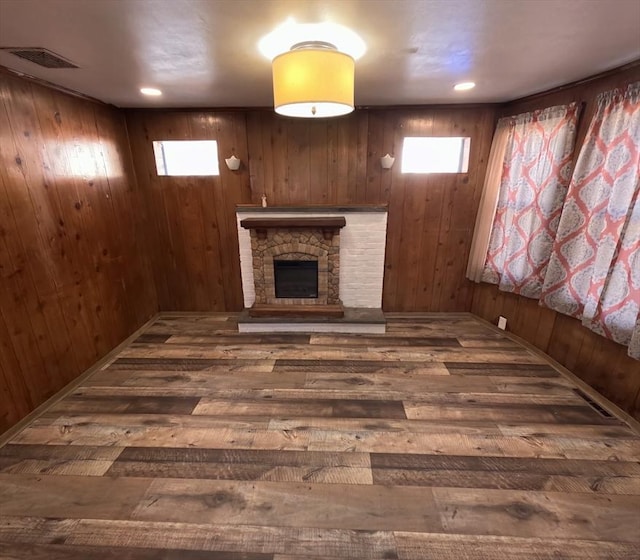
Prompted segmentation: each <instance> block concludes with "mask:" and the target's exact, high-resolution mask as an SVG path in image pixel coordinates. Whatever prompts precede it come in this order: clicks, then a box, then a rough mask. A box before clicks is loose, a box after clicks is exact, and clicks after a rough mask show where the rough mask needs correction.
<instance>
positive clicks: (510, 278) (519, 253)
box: [482, 103, 579, 298]
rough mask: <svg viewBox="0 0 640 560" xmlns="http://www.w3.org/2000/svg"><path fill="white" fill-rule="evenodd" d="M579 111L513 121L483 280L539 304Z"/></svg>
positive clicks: (563, 108) (564, 108) (568, 108)
mask: <svg viewBox="0 0 640 560" xmlns="http://www.w3.org/2000/svg"><path fill="white" fill-rule="evenodd" d="M578 110H579V107H578V105H577V104H576V103H572V104H571V105H559V106H557V107H550V108H548V109H544V110H541V111H535V112H533V113H524V114H521V115H518V116H516V117H513V118H512V122H511V133H510V137H509V139H508V141H507V148H506V152H505V158H504V167H503V171H502V180H501V184H500V194H499V197H498V206H497V209H496V213H495V217H494V221H493V229H492V232H491V239H490V242H489V249H488V251H487V258H486V262H485V266H484V271H483V274H482V280H483V281H484V282H489V283H492V284H498V286H499V288H500V289H501V290H504V291H508V292H514V293H516V294H520V295H522V296H526V297H530V298H539V297H540V292H541V290H542V284H543V281H544V277H545V273H546V269H547V264H548V262H549V256H550V254H551V249H552V247H553V241H554V239H555V234H556V230H557V227H558V220H559V218H560V214H561V211H562V204H563V202H564V199H565V195H566V193H567V186H568V184H569V179H570V177H571V160H572V154H573V148H574V142H575V135H576V124H577V120H578Z"/></svg>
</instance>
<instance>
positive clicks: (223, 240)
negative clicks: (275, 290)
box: [127, 111, 251, 311]
mask: <svg viewBox="0 0 640 560" xmlns="http://www.w3.org/2000/svg"><path fill="white" fill-rule="evenodd" d="M127 124H128V128H129V137H130V141H131V149H132V152H133V159H134V162H135V165H136V175H137V178H138V184H139V185H140V187H141V188H142V190H143V191H144V195H145V200H146V204H147V205H148V207H149V209H150V212H151V215H152V216H153V220H152V225H151V227H152V230H153V242H152V243H151V246H150V256H151V261H152V263H153V271H154V277H155V280H156V286H157V292H158V300H159V304H160V309H161V310H163V311H238V310H240V309H242V287H241V283H240V259H239V257H238V234H237V226H236V216H235V210H236V205H237V204H246V203H249V202H251V190H250V187H249V172H248V167H247V165H248V151H247V135H246V124H245V115H244V113H242V112H230V113H221V112H220V113H219V112H216V113H214V112H190V111H180V112H167V113H164V112H162V113H161V112H142V111H135V112H129V113H128V115H127ZM188 139H193V140H216V141H217V142H218V152H219V154H220V175H219V176H217V177H161V176H158V174H157V173H156V166H155V159H154V154H153V145H152V142H153V141H154V140H188ZM231 154H235V155H236V157H238V158H239V159H240V160H242V163H241V167H240V169H239V170H238V171H229V170H228V169H227V167H226V165H225V163H224V159H225V158H228V157H229V156H231Z"/></svg>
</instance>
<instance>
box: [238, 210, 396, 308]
mask: <svg viewBox="0 0 640 560" xmlns="http://www.w3.org/2000/svg"><path fill="white" fill-rule="evenodd" d="M329 217H344V218H345V220H346V225H345V227H344V228H342V229H341V230H340V300H341V301H342V304H343V305H344V306H345V307H356V308H374V309H380V308H381V307H382V280H383V277H384V251H385V245H386V239H387V209H386V207H381V206H371V207H366V206H354V207H348V206H347V207H342V206H340V207H337V206H332V207H324V206H323V207H317V206H310V207H304V208H302V207H269V208H257V207H255V206H247V207H242V206H239V207H238V208H237V211H236V218H237V225H238V241H239V246H240V269H241V274H242V292H243V294H244V306H245V308H250V307H251V306H252V305H253V303H254V302H255V287H254V278H253V257H252V255H251V236H250V233H249V230H248V229H245V228H243V227H241V225H240V221H241V220H244V219H246V218H329Z"/></svg>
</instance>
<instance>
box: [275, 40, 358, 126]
mask: <svg viewBox="0 0 640 560" xmlns="http://www.w3.org/2000/svg"><path fill="white" fill-rule="evenodd" d="M272 69H273V98H274V105H275V111H276V113H279V114H280V115H285V116H288V117H306V118H322V117H337V116H340V115H346V114H347V113H350V112H351V111H353V89H354V76H355V62H354V60H353V58H352V57H350V56H349V55H348V54H344V53H341V52H339V51H337V50H336V49H335V47H333V45H328V44H327V43H319V42H310V43H302V44H300V45H294V47H292V49H291V50H290V51H288V52H286V53H283V54H281V55H279V56H277V57H275V58H274V59H273V63H272Z"/></svg>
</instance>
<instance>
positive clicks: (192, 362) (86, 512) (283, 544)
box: [0, 314, 640, 560]
mask: <svg viewBox="0 0 640 560" xmlns="http://www.w3.org/2000/svg"><path fill="white" fill-rule="evenodd" d="M387 331H388V332H387V334H386V335H380V336H371V335H368V336H364V335H329V334H310V335H307V334H291V335H287V334H264V335H262V334H240V333H238V332H237V328H236V321H235V317H234V316H229V315H222V314H220V315H189V316H180V315H168V314H165V315H164V316H163V317H162V318H160V319H158V320H157V321H156V322H155V323H153V324H152V325H151V326H150V327H149V328H148V329H147V330H146V331H145V332H144V333H143V334H142V335H141V336H140V337H139V338H137V339H136V340H135V342H133V343H132V344H130V345H129V346H128V347H126V348H125V349H124V350H123V351H121V352H120V353H119V354H118V355H117V356H116V357H115V359H114V360H113V361H112V362H111V363H110V364H109V365H108V366H106V367H105V368H104V369H102V370H101V371H98V372H96V373H95V374H93V375H92V376H90V377H89V378H88V379H87V380H86V381H85V382H84V383H83V384H82V385H81V386H79V387H78V388H76V389H75V390H73V391H72V393H71V394H69V395H68V396H66V397H65V398H64V399H62V400H60V401H59V402H57V403H56V404H55V405H53V406H51V407H50V408H49V409H48V410H47V411H46V412H45V413H44V414H42V415H41V416H40V417H39V418H37V419H36V420H34V421H32V422H31V423H30V424H29V425H28V426H27V427H26V428H25V429H24V430H22V431H21V432H20V433H19V434H18V435H16V436H15V437H13V439H12V440H11V441H10V442H9V443H8V444H6V445H5V446H4V447H3V448H0V558H3V559H18V558H19V559H22V558H29V559H31V560H39V559H47V560H51V559H53V560H56V559H58V560H62V559H64V560H79V559H83V560H86V559H91V558H106V559H118V560H141V559H145V560H146V559H157V558H160V559H165V560H166V559H180V560H195V559H198V560H201V559H205V558H206V559H207V560H221V559H225V560H239V559H244V560H267V559H274V560H291V559H293V558H305V559H309V560H322V559H330V558H351V559H362V560H364V559H382V558H385V559H391V558H399V559H407V560H409V559H417V558H426V559H437V560H448V559H452V560H480V559H486V560H513V559H536V560H540V559H545V558H549V559H551V558H554V559H558V558H562V559H576V560H577V559H580V560H585V559H586V560H591V559H596V558H607V559H633V558H639V557H640V556H639V555H638V550H639V549H640V548H639V546H640V437H639V436H638V435H637V434H636V433H635V432H634V431H633V430H632V429H631V428H630V427H629V426H627V425H626V424H625V423H624V422H623V421H622V420H620V419H618V418H616V417H614V416H611V415H610V414H608V413H607V412H606V411H604V413H603V412H599V411H597V410H595V409H594V408H592V407H591V406H590V405H589V404H588V403H587V402H586V401H585V400H584V399H583V398H582V396H581V395H580V393H579V391H576V386H575V385H574V383H573V382H572V381H571V380H569V379H567V378H565V377H564V376H562V375H560V374H559V373H558V372H556V371H555V370H554V369H553V368H552V367H551V366H550V365H549V364H547V363H546V362H545V361H544V360H543V359H542V358H540V357H539V356H537V355H535V354H533V353H532V352H530V351H529V350H527V349H526V348H524V347H522V346H520V345H519V344H517V343H515V342H513V341H511V340H509V339H508V338H506V337H504V335H502V334H501V333H496V332H494V331H493V330H492V329H490V328H489V327H487V326H486V325H485V324H484V323H482V322H480V321H478V320H476V319H474V318H472V317H471V316H463V315H440V316H435V315H422V316H421V315H416V316H402V315H392V316H390V320H389V324H388V328H387Z"/></svg>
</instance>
